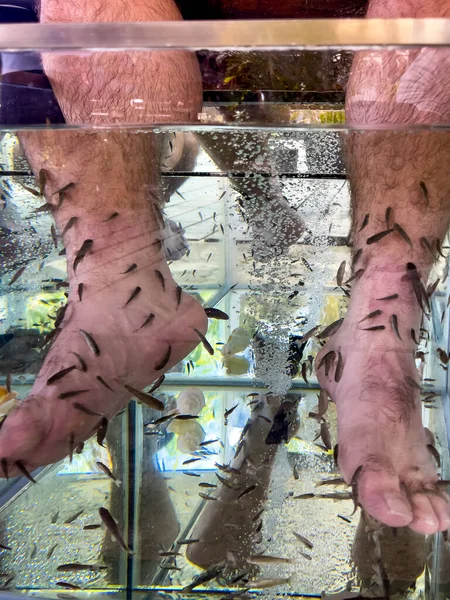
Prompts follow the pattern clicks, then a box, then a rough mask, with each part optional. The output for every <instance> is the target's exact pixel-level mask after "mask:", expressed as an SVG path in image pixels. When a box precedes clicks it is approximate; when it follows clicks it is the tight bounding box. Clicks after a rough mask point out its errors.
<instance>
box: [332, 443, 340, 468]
mask: <svg viewBox="0 0 450 600" xmlns="http://www.w3.org/2000/svg"><path fill="white" fill-rule="evenodd" d="M338 459H339V444H336V445H335V447H334V448H333V460H334V464H335V465H336V467H338V468H339V464H338Z"/></svg>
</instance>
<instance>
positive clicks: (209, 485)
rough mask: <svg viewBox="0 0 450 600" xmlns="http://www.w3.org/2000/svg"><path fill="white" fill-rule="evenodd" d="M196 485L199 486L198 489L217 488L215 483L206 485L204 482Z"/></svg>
mask: <svg viewBox="0 0 450 600" xmlns="http://www.w3.org/2000/svg"><path fill="white" fill-rule="evenodd" d="M198 485H199V487H204V488H217V485H216V484H215V483H207V482H206V481H202V482H201V483H199V484H198Z"/></svg>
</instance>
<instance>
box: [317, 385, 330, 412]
mask: <svg viewBox="0 0 450 600" xmlns="http://www.w3.org/2000/svg"><path fill="white" fill-rule="evenodd" d="M328 400H329V399H328V394H327V392H326V391H325V390H320V394H319V406H318V411H319V412H318V413H317V414H318V416H319V417H323V415H324V414H325V413H326V412H327V410H328Z"/></svg>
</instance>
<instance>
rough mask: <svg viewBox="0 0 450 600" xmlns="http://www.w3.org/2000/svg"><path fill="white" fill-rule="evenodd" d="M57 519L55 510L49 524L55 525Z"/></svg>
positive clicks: (57, 512)
mask: <svg viewBox="0 0 450 600" xmlns="http://www.w3.org/2000/svg"><path fill="white" fill-rule="evenodd" d="M58 517H59V510H57V511H56V512H55V513H54V514H53V515H52V518H51V519H50V523H52V524H53V525H54V524H55V523H56V521H57V520H58Z"/></svg>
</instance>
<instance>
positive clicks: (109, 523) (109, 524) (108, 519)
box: [98, 506, 132, 552]
mask: <svg viewBox="0 0 450 600" xmlns="http://www.w3.org/2000/svg"><path fill="white" fill-rule="evenodd" d="M98 514H99V515H100V518H101V520H102V521H103V523H104V524H105V527H106V529H107V530H108V531H109V533H110V534H111V537H113V538H114V539H115V540H116V542H117V543H118V544H119V546H120V547H121V548H122V550H125V552H132V550H131V548H129V547H128V546H127V545H126V543H125V540H124V539H123V537H122V534H121V533H120V531H119V526H118V525H117V522H116V520H115V519H114V517H113V516H112V515H111V513H110V512H109V510H108V509H107V508H104V507H103V506H102V507H101V508H99V509H98Z"/></svg>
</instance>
